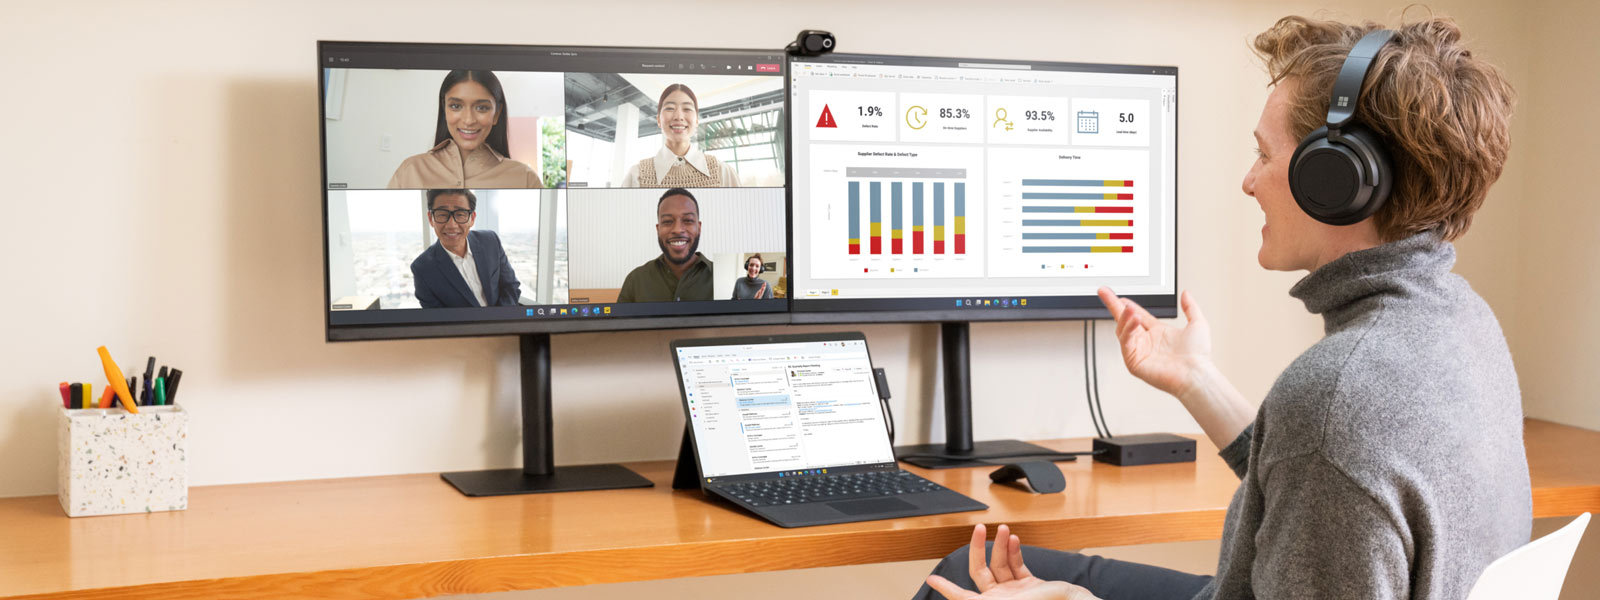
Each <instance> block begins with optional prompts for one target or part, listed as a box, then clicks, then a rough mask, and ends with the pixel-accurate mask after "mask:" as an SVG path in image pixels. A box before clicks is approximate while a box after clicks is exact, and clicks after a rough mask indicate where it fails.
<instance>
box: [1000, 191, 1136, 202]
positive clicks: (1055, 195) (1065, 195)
mask: <svg viewBox="0 0 1600 600" xmlns="http://www.w3.org/2000/svg"><path fill="white" fill-rule="evenodd" d="M1022 199H1023V200H1132V199H1133V194H1099V193H1095V194H1086V193H1082V192H1023V193H1022Z"/></svg>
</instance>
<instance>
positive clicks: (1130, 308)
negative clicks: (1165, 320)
mask: <svg viewBox="0 0 1600 600" xmlns="http://www.w3.org/2000/svg"><path fill="white" fill-rule="evenodd" d="M1122 301H1123V302H1124V303H1126V304H1125V305H1124V307H1123V308H1124V309H1125V312H1126V313H1127V314H1129V315H1130V316H1132V317H1133V318H1134V319H1138V321H1139V324H1140V325H1144V328H1145V329H1149V330H1151V331H1155V329H1156V326H1157V325H1160V324H1161V322H1160V321H1157V320H1156V317H1155V315H1152V314H1150V311H1147V310H1145V309H1144V307H1143V306H1139V303H1138V302H1134V301H1132V300H1129V299H1127V298H1123V299H1122Z"/></svg>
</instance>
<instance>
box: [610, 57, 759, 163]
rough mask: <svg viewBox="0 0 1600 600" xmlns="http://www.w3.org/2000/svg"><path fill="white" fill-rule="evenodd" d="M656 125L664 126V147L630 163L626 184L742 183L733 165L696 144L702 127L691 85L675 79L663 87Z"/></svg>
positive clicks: (662, 128)
mask: <svg viewBox="0 0 1600 600" xmlns="http://www.w3.org/2000/svg"><path fill="white" fill-rule="evenodd" d="M656 125H659V126H660V127H661V149H660V150H659V151H657V152H656V154H655V156H652V157H650V158H646V159H644V160H641V161H639V163H638V164H636V165H634V166H631V167H628V174H627V175H626V176H624V177H623V178H622V186H623V187H664V188H696V187H739V174H738V173H735V172H734V170H733V167H731V166H728V165H726V164H723V163H722V161H720V160H717V157H715V156H712V155H710V154H706V153H705V152H704V151H702V149H701V148H699V147H697V146H695V144H694V136H695V133H696V132H697V131H699V129H700V100H699V99H697V98H695V95H694V90H691V89H689V86H686V85H684V84H681V83H674V84H672V85H669V86H667V89H665V90H662V91H661V98H660V99H659V100H657V101H656Z"/></svg>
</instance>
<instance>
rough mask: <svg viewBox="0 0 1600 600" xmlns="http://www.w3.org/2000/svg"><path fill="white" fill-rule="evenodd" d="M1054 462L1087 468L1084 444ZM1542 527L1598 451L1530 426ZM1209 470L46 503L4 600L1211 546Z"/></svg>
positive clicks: (1218, 528) (654, 468) (1202, 445)
mask: <svg viewBox="0 0 1600 600" xmlns="http://www.w3.org/2000/svg"><path fill="white" fill-rule="evenodd" d="M1044 445H1047V446H1050V447H1053V448H1058V449H1063V450H1083V449H1087V448H1088V447H1089V442H1088V440H1086V439H1075V440H1057V441H1053V442H1046V443H1045V444H1044ZM1527 447H1528V462H1529V467H1530V468H1531V469H1532V473H1533V486H1534V492H1533V500H1534V516H1535V517H1548V516H1558V515H1571V514H1577V513H1580V512H1583V511H1600V433H1597V432H1593V431H1587V430H1583V429H1577V428H1572V427H1566V426H1561V425H1555V424H1552V423H1547V422H1542V421H1529V422H1528V426H1527ZM1198 451H1199V455H1200V460H1199V461H1198V462H1195V463H1186V464H1178V465H1155V466H1145V467H1133V468H1118V467H1113V466H1109V465H1104V464H1099V463H1095V462H1092V461H1088V460H1080V461H1079V462H1076V463H1062V465H1061V466H1062V470H1063V472H1064V473H1065V475H1066V479H1067V491H1066V492H1064V493H1061V494H1051V495H1033V494H1029V493H1027V492H1025V491H1022V490H1021V489H1014V488H1010V487H1003V486H991V485H990V483H989V480H988V477H987V471H988V469H957V470H948V471H922V470H919V469H913V470H916V471H918V472H919V473H921V474H923V475H924V476H926V477H928V478H930V479H933V480H934V481H937V482H939V483H942V484H944V485H946V486H949V487H951V488H953V489H955V490H956V491H959V492H962V493H964V494H967V495H970V496H972V497H974V498H977V499H978V500H979V501H981V502H983V503H985V504H988V505H989V506H990V509H989V510H988V511H986V512H970V513H960V514H953V515H938V516H931V517H918V518H908V519H897V520H893V521H876V522H868V523H850V524H843V525H829V526H823V527H807V528H801V529H780V528H778V527H774V526H771V525H768V524H767V523H766V522H764V521H760V520H757V519H756V518H755V517H751V516H748V515H746V514H744V513H741V512H738V511H736V510H735V509H733V508H732V507H730V506H728V505H724V504H720V503H715V502H711V501H709V500H706V499H704V498H703V497H701V495H700V494H699V493H698V492H675V491H673V490H671V489H670V482H671V478H672V466H673V465H672V463H671V462H670V461H658V462H647V463H635V464H631V465H629V466H630V467H631V468H633V469H635V470H636V471H638V472H639V473H641V474H643V475H644V476H645V477H648V478H650V480H652V481H654V482H655V483H656V487H654V488H649V489H636V490H612V491H603V492H579V493H568V494H552V495H533V496H504V497H498V498H466V497H463V496H461V495H460V494H458V493H456V491H455V490H454V489H453V488H451V487H450V486H449V484H446V483H445V482H444V481H442V480H440V479H439V476H438V475H437V474H422V475H403V476H395V477H368V478H359V479H335V480H321V481H297V482H289V483H270V484H250V485H228V486H211V487H196V488H193V489H191V490H190V508H189V510H187V511H181V512H173V513H154V514H147V515H121V516H109V517H88V518H80V519H70V518H67V517H66V516H64V515H63V514H62V511H61V507H60V505H59V504H58V503H57V501H56V498H55V497H54V496H36V497H30V498H11V499H5V500H0V596H6V597H10V596H14V595H29V594H37V595H41V596H49V597H55V598H225V597H283V596H296V595H317V596H324V597H328V596H350V597H362V598H375V597H389V598H415V597H420V596H430V595H436V594H445V593H482V592H494V591H505V590H515V589H535V588H544V587H554V586H568V585H585V584H594V583H612V582H620V581H640V580H649V579H663V578H671V577H686V576H694V575H719V574H729V573H748V572H757V571H773V570H781V569H799V568H809V567H823V566H837V565H849V564H864V563H876V562H891V561H902V560H917V559H928V558H937V557H940V556H943V555H944V554H946V553H948V552H949V551H951V550H953V549H955V548H956V547H957V546H960V545H961V544H963V543H965V542H966V540H967V537H968V536H969V535H970V532H971V528H972V525H973V524H974V523H979V522H982V523H990V524H997V523H1009V524H1011V526H1012V527H1013V528H1014V530H1015V531H1016V532H1017V533H1018V535H1021V536H1022V539H1023V540H1025V541H1026V542H1027V543H1030V544H1036V545H1041V546H1049V547H1055V548H1083V547H1092V546H1117V545H1127V544H1144V543H1154V542H1172V541H1186V540H1200V539H1214V538H1217V537H1218V536H1220V535H1221V532H1222V518H1223V513H1224V511H1225V510H1226V508H1227V505H1228V500H1229V499H1230V498H1231V497H1232V495H1233V491H1234V488H1235V487H1236V486H1237V485H1238V479H1237V478H1235V477H1234V475H1233V473H1232V472H1231V471H1229V470H1228V468H1227V466H1225V465H1224V464H1223V462H1222V460H1221V459H1219V458H1217V456H1216V449H1215V448H1214V447H1213V446H1212V445H1211V444H1210V443H1208V442H1206V441H1205V440H1203V439H1202V440H1201V441H1200V442H1199V447H1198Z"/></svg>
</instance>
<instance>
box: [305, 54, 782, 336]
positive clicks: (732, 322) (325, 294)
mask: <svg viewBox="0 0 1600 600" xmlns="http://www.w3.org/2000/svg"><path fill="white" fill-rule="evenodd" d="M340 49H351V50H366V51H371V50H382V51H396V50H399V51H413V52H426V51H430V50H432V51H435V52H439V51H448V52H456V53H468V52H480V53H485V54H497V53H522V52H540V51H546V52H548V51H563V50H571V51H606V52H613V51H614V52H618V53H626V52H642V53H647V52H667V53H692V54H698V55H705V56H718V55H729V56H747V55H752V54H770V55H772V56H773V57H774V58H773V60H774V61H775V62H778V63H780V64H782V65H783V68H788V60H787V56H786V55H785V54H784V52H783V50H782V49H776V48H668V47H648V46H582V45H571V46H556V45H533V44H527V45H524V44H451V43H432V42H415V43H413V42H372V41H338V40H318V41H317V53H316V60H317V141H318V157H319V159H320V162H319V165H318V169H319V173H320V179H319V182H320V188H321V189H320V194H321V198H322V228H321V229H322V231H321V236H322V301H321V302H320V303H319V305H320V310H321V311H322V328H323V332H324V336H325V340H326V341H329V342H336V341H363V340H397V339H420V338H446V337H485V336H501V335H524V334H538V333H577V332H591V331H636V330H650V329H680V328H693V327H738V326H752V325H783V324H787V323H789V313H790V311H789V306H788V299H784V300H783V302H784V308H783V309H782V310H773V311H770V312H755V313H717V314H700V315H660V316H641V317H598V318H597V317H576V318H570V319H539V318H528V319H526V320H523V319H495V320H483V321H459V322H435V323H383V324H371V325H366V324H362V325H350V324H343V325H335V324H334V323H333V311H332V310H330V309H329V307H328V298H329V297H330V295H331V294H332V293H333V283H332V280H331V277H332V273H331V271H332V269H330V265H329V264H328V260H329V256H330V248H329V239H328V192H329V191H330V190H329V189H328V154H327V153H328V138H327V135H328V133H327V102H326V97H325V96H326V85H327V81H326V77H327V69H329V68H330V67H328V66H326V65H324V64H323V59H324V57H325V56H327V54H328V52H329V51H330V50H334V51H337V50H340ZM787 75H788V73H787V72H786V71H780V72H779V73H778V74H777V76H779V77H784V78H785V82H784V84H785V93H787V85H788V81H787ZM786 100H787V99H786ZM784 110H785V111H787V110H788V102H787V101H786V102H785V103H784ZM786 117H787V115H786ZM785 122H786V123H787V118H786V119H785ZM785 133H788V132H787V130H786V131H785ZM785 148H787V143H786V144H785ZM788 175H789V173H788V165H787V163H786V164H785V169H784V177H785V182H784V183H785V185H784V218H785V219H788V218H789V215H790V213H792V212H793V211H792V210H791V209H790V202H791V201H792V196H791V193H790V191H789V189H788V187H789V185H788ZM785 225H786V226H785V234H784V236H785V240H784V244H785V250H787V249H788V248H789V247H790V246H789V243H790V242H789V239H788V238H789V235H790V234H789V230H792V229H793V227H789V226H788V223H787V221H786V222H785ZM790 256H791V258H790V260H791V264H792V262H793V259H792V255H790ZM543 306H552V305H543ZM554 306H558V307H565V306H570V304H569V305H554ZM529 308H539V306H530V307H529Z"/></svg>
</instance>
